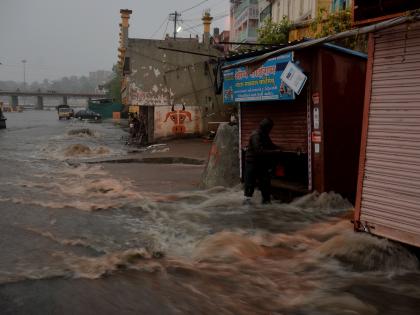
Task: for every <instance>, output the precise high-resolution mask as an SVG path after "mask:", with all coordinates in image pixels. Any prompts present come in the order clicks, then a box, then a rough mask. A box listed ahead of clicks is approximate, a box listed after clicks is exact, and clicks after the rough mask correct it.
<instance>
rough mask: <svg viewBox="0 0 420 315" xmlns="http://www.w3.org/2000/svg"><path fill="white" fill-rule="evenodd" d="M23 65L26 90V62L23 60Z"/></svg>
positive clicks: (24, 87) (24, 88)
mask: <svg viewBox="0 0 420 315" xmlns="http://www.w3.org/2000/svg"><path fill="white" fill-rule="evenodd" d="M22 63H23V90H24V91H25V90H26V60H25V59H23V60H22Z"/></svg>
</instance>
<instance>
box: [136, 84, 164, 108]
mask: <svg viewBox="0 0 420 315" xmlns="http://www.w3.org/2000/svg"><path fill="white" fill-rule="evenodd" d="M130 103H131V105H140V106H163V105H168V104H169V97H168V91H167V89H159V88H158V87H157V86H156V85H155V86H154V87H153V90H152V91H150V92H146V91H143V90H142V89H141V88H139V87H137V86H136V85H135V83H131V84H130Z"/></svg>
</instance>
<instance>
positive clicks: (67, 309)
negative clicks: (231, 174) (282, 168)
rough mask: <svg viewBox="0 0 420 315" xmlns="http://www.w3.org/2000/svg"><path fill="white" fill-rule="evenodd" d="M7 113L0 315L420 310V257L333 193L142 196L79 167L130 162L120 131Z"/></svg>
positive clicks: (1, 165) (0, 158)
mask: <svg viewBox="0 0 420 315" xmlns="http://www.w3.org/2000/svg"><path fill="white" fill-rule="evenodd" d="M7 119H8V120H7V127H8V129H6V130H0V152H1V154H0V178H1V182H0V216H1V219H0V250H1V255H0V314H267V315H268V314H278V315H280V314H296V315H298V314H299V315H300V314H413V315H414V314H418V309H420V269H419V261H418V259H417V258H416V257H415V256H414V255H413V254H412V253H410V251H408V250H407V249H406V248H404V247H402V246H400V245H398V244H395V243H392V242H389V241H387V240H384V239H378V238H375V237H372V236H370V235H367V234H358V233H354V232H353V229H352V224H351V223H350V218H351V208H352V205H351V204H350V203H348V202H347V201H346V200H343V199H342V198H341V197H340V196H338V195H336V194H334V193H330V194H322V195H317V194H312V195H308V196H305V197H302V198H300V199H297V200H295V201H294V202H292V203H290V204H282V203H280V202H275V203H273V204H271V205H264V206H262V205H259V204H258V203H257V201H258V200H257V199H255V202H254V205H253V206H243V205H242V191H241V190H240V188H236V189H226V188H222V187H220V188H213V189H210V190H206V191H202V190H193V191H191V190H187V191H177V192H174V191H172V192H165V193H161V192H159V191H157V190H155V191H150V190H146V189H145V190H144V191H143V190H141V189H139V188H138V187H139V184H136V182H135V181H134V179H132V180H130V179H127V177H123V176H119V174H120V173H119V172H118V171H113V168H112V167H105V166H104V165H102V164H86V163H83V162H84V161H86V160H89V159H92V158H107V159H109V158H113V157H116V158H117V157H121V156H125V155H126V154H127V153H126V150H127V148H126V146H124V142H123V140H122V139H121V138H122V137H123V136H125V135H126V134H125V132H124V131H123V130H122V129H121V128H120V127H119V126H115V125H113V124H112V123H108V122H104V123H87V122H79V121H59V120H58V119H57V115H56V112H47V111H27V112H24V113H7ZM118 167H121V165H118ZM118 167H117V166H116V167H115V168H114V170H118ZM129 167H132V166H130V165H127V168H129ZM164 167H167V166H162V168H164ZM194 167H197V166H194ZM133 172H134V173H135V172H136V169H135V168H133ZM180 180H181V181H182V178H181V179H180ZM142 185H143V186H144V185H145V184H144V183H142Z"/></svg>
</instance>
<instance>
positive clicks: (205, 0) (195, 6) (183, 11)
mask: <svg viewBox="0 0 420 315" xmlns="http://www.w3.org/2000/svg"><path fill="white" fill-rule="evenodd" d="M207 1H209V0H203V1H201V2H200V3H197V4H196V5H194V6H192V7H191V8H188V9H185V10H182V11H181V13H185V12H188V11H191V10H192V9H195V8H197V7H199V6H200V5H202V4H203V3H205V2H207Z"/></svg>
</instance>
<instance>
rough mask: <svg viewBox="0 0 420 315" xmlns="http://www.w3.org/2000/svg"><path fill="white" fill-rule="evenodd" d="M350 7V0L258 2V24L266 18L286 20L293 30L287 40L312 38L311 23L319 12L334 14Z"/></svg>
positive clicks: (277, 21) (267, 0) (277, 0)
mask: <svg viewBox="0 0 420 315" xmlns="http://www.w3.org/2000/svg"><path fill="white" fill-rule="evenodd" d="M351 7H352V0H260V1H259V11H260V23H261V22H263V21H264V19H266V18H267V17H269V18H271V20H272V21H273V22H276V23H279V22H281V21H282V20H283V18H287V19H288V20H289V21H290V22H291V23H292V24H293V29H292V31H291V32H290V34H289V40H290V41H294V40H300V39H302V38H304V37H308V38H309V37H313V31H312V29H311V27H310V26H311V22H312V21H313V19H314V18H316V17H317V15H318V14H319V12H320V11H321V10H325V11H328V12H336V11H340V10H344V9H350V8H351Z"/></svg>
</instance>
